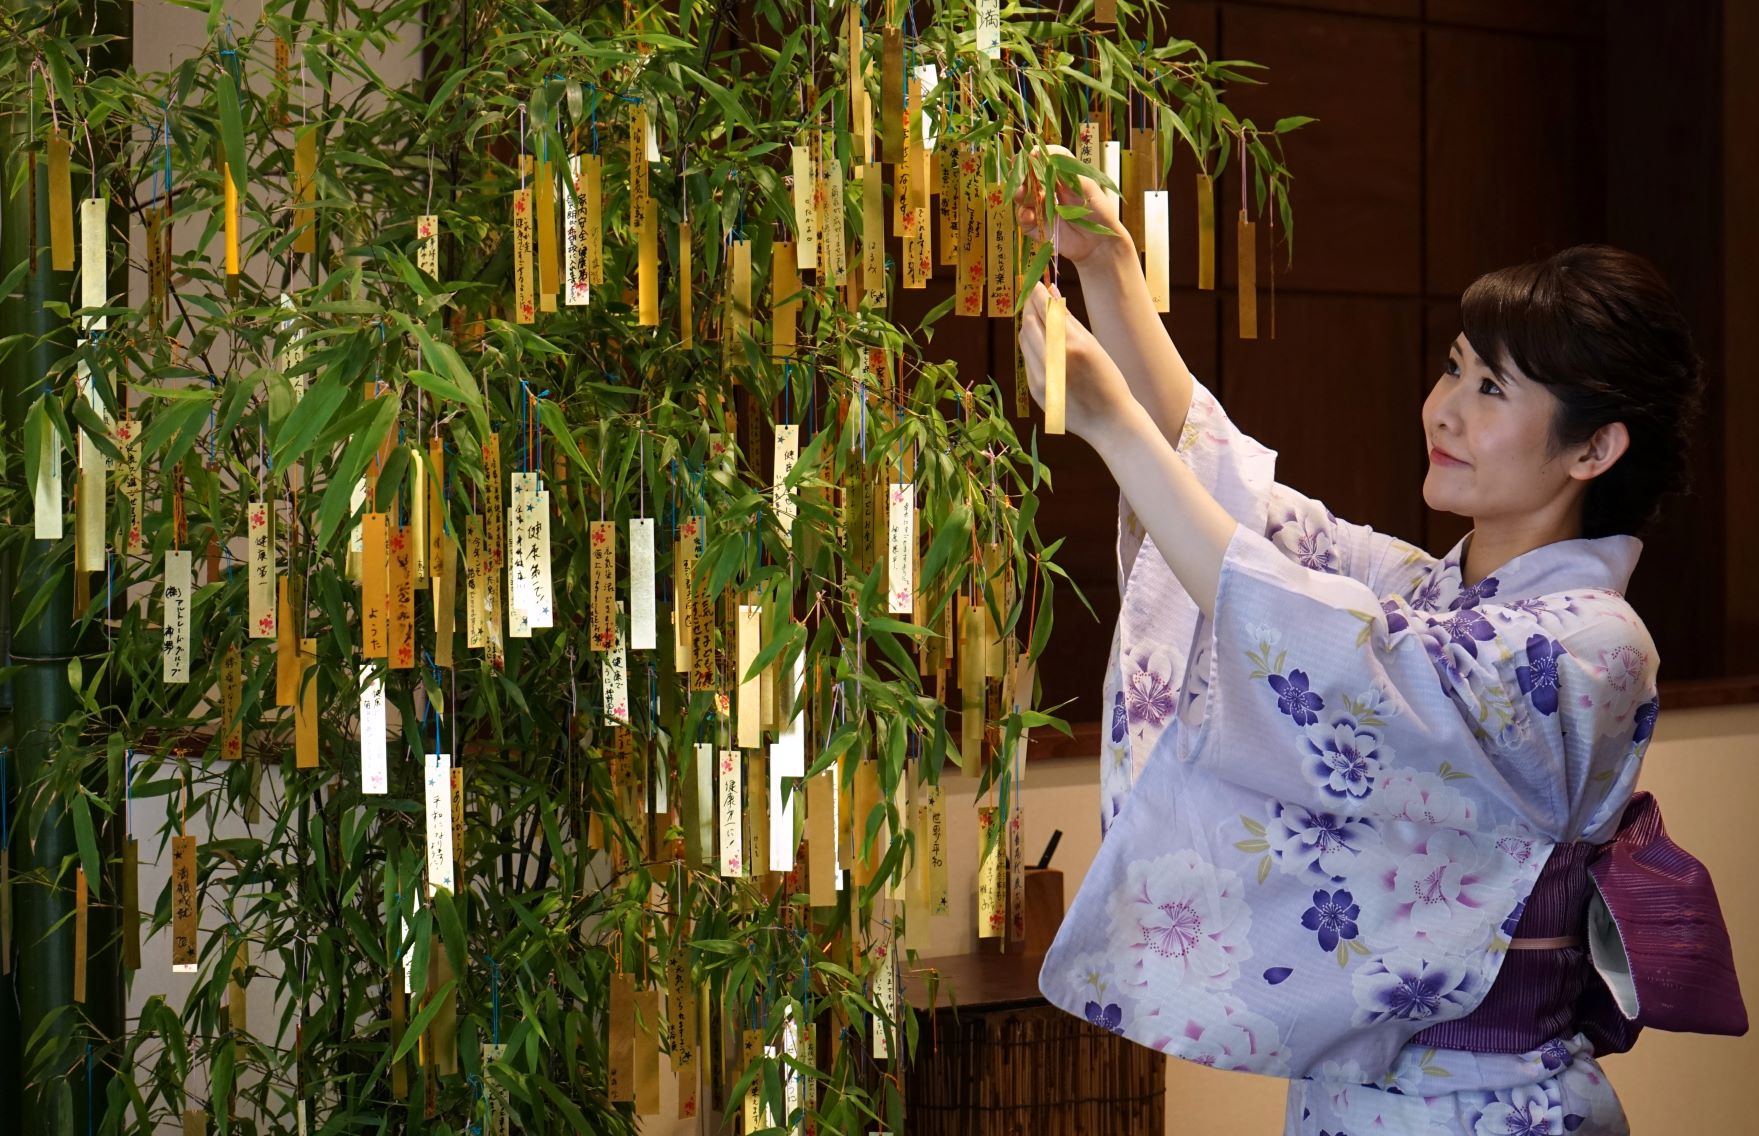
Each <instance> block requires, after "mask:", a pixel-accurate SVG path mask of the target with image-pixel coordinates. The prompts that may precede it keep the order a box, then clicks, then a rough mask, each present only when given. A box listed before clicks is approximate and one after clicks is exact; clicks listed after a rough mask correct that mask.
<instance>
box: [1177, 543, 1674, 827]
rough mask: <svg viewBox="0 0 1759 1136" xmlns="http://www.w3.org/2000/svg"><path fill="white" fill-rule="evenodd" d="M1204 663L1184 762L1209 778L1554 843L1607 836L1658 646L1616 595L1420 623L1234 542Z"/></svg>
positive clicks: (1390, 817) (1421, 617)
mask: <svg viewBox="0 0 1759 1136" xmlns="http://www.w3.org/2000/svg"><path fill="white" fill-rule="evenodd" d="M1267 629H1270V630H1267ZM1212 649H1213V663H1212V670H1211V685H1210V689H1209V705H1208V706H1207V707H1206V709H1205V714H1204V719H1203V722H1202V723H1201V725H1200V727H1199V729H1198V730H1197V731H1196V733H1195V735H1194V736H1192V737H1191V738H1190V740H1189V744H1188V747H1187V748H1186V750H1185V752H1184V756H1185V757H1186V758H1187V759H1188V760H1190V761H1192V762H1193V763H1195V764H1198V765H1201V766H1204V767H1206V768H1207V769H1208V770H1209V771H1210V772H1211V773H1212V774H1213V775H1215V776H1216V777H1219V778H1222V779H1224V780H1227V781H1230V782H1233V783H1235V784H1238V785H1241V786H1243V787H1247V788H1250V789H1253V790H1255V791H1257V792H1261V793H1263V794H1265V795H1266V796H1269V797H1272V798H1275V799H1278V800H1282V801H1287V802H1291V803H1297V804H1300V805H1303V806H1305V807H1308V808H1311V809H1314V810H1316V811H1319V812H1323V813H1327V814H1332V815H1338V816H1346V817H1347V816H1359V817H1363V818H1365V819H1371V820H1375V821H1413V822H1417V823H1420V824H1424V825H1439V826H1444V827H1452V828H1457V829H1463V830H1468V831H1473V830H1483V831H1490V830H1491V829H1492V828H1493V827H1498V826H1512V827H1511V830H1512V831H1525V832H1528V833H1531V834H1533V835H1536V836H1539V837H1542V838H1545V839H1547V840H1552V841H1561V840H1568V839H1574V838H1575V837H1576V836H1577V835H1578V834H1584V833H1586V834H1589V835H1591V834H1592V833H1593V832H1594V831H1595V830H1596V829H1601V828H1604V827H1605V825H1606V824H1607V823H1608V822H1609V820H1616V813H1617V807H1618V806H1620V805H1622V802H1623V801H1624V800H1625V799H1626V798H1627V797H1628V796H1629V793H1630V789H1631V782H1633V781H1634V779H1635V776H1636V766H1637V762H1636V760H1634V757H1635V755H1636V754H1637V753H1640V750H1637V749H1635V748H1634V747H1635V746H1636V745H1637V743H1638V742H1639V741H1640V740H1641V739H1640V738H1637V737H1636V734H1637V733H1638V732H1640V725H1639V723H1640V721H1641V719H1642V714H1641V713H1640V711H1641V709H1642V707H1643V706H1644V705H1645V700H1651V699H1653V696H1654V665H1653V664H1654V658H1655V652H1654V646H1653V644H1652V643H1651V642H1650V641H1649V638H1648V635H1647V632H1646V631H1645V630H1644V629H1643V626H1642V623H1641V621H1640V620H1637V619H1636V617H1635V615H1634V613H1631V612H1630V609H1629V606H1628V605H1626V604H1625V603H1624V601H1623V599H1622V598H1620V597H1618V596H1616V595H1615V594H1613V593H1610V592H1605V591H1600V590H1595V589H1585V590H1583V591H1581V592H1577V593H1569V594H1564V595H1561V596H1547V597H1542V598H1538V599H1531V600H1524V601H1521V602H1520V603H1516V604H1509V605H1484V606H1482V607H1476V606H1474V607H1464V608H1460V609H1458V610H1450V611H1445V612H1434V613H1431V612H1423V611H1418V610H1415V609H1413V608H1412V607H1411V606H1410V605H1409V604H1407V603H1406V602H1405V601H1404V600H1403V599H1400V598H1397V597H1388V598H1382V597H1380V596H1377V595H1376V594H1375V592H1374V591H1373V590H1372V589H1370V588H1369V587H1367V586H1366V585H1365V584H1363V583H1362V582H1360V581H1358V580H1354V579H1351V578H1349V577H1346V576H1338V575H1330V574H1326V573H1321V572H1315V571H1311V570H1308V569H1305V568H1303V567H1301V566H1300V565H1299V564H1297V563H1294V562H1292V561H1290V560H1289V559H1287V558H1286V557H1285V556H1283V555H1281V554H1280V553H1279V551H1278V550H1276V549H1275V548H1273V547H1272V545H1271V544H1270V542H1269V541H1268V540H1267V539H1266V538H1264V537H1262V536H1259V535H1258V534H1256V533H1253V532H1250V531H1248V530H1246V529H1245V528H1244V527H1242V528H1240V529H1237V530H1236V532H1235V535H1234V539H1233V540H1232V541H1231V542H1230V544H1229V546H1228V551H1227V555H1226V557H1225V559H1224V562H1223V568H1222V574H1221V580H1220V586H1219V588H1218V592H1217V596H1216V608H1215V623H1214V638H1213V640H1212Z"/></svg>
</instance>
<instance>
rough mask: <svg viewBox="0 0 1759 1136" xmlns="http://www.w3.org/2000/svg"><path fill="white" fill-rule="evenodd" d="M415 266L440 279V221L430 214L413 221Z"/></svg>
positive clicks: (433, 277)
mask: <svg viewBox="0 0 1759 1136" xmlns="http://www.w3.org/2000/svg"><path fill="white" fill-rule="evenodd" d="M296 251H298V250H297V249H296ZM415 266H416V267H417V268H419V269H421V271H423V272H425V273H427V274H428V276H429V277H430V278H432V279H435V280H438V279H439V278H440V219H439V217H437V216H435V215H434V214H432V213H423V214H422V215H421V216H419V217H417V218H416V219H415Z"/></svg>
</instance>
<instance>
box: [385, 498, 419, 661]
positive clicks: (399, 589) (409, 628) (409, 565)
mask: <svg viewBox="0 0 1759 1136" xmlns="http://www.w3.org/2000/svg"><path fill="white" fill-rule="evenodd" d="M390 538H391V571H390V577H389V580H388V587H389V589H390V599H391V611H390V635H391V655H390V658H391V669H392V670H409V669H411V668H413V667H414V666H415V532H414V530H413V529H412V528H411V527H410V526H409V525H401V526H398V527H397V528H394V529H392V530H391V533H390Z"/></svg>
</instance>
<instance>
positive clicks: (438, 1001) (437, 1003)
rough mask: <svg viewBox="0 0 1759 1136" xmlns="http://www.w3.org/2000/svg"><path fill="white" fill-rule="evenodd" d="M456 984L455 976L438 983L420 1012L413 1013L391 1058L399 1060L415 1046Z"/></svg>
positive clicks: (437, 1014) (407, 1054)
mask: <svg viewBox="0 0 1759 1136" xmlns="http://www.w3.org/2000/svg"><path fill="white" fill-rule="evenodd" d="M457 985H458V980H457V979H456V978H448V979H447V980H446V981H445V982H442V983H441V984H440V988H439V989H438V990H436V991H434V993H433V997H431V998H429V999H428V1001H427V1005H425V1006H423V1007H422V1008H421V1013H419V1014H417V1015H415V1020H414V1021H412V1022H410V1023H409V1028H408V1029H406V1030H404V1031H403V1040H402V1041H401V1042H399V1043H398V1045H397V1049H396V1051H395V1052H393V1053H392V1054H391V1060H393V1061H401V1060H403V1059H404V1058H405V1057H407V1056H409V1051H410V1050H411V1049H414V1048H415V1043H416V1041H417V1040H418V1039H419V1038H420V1037H421V1035H422V1034H423V1033H424V1032H426V1031H427V1028H428V1026H430V1025H432V1024H433V1021H434V1018H436V1017H437V1016H439V1013H440V1010H441V1009H443V1008H444V1006H445V1003H446V996H447V995H448V994H450V993H452V989H453V987H455V986H457Z"/></svg>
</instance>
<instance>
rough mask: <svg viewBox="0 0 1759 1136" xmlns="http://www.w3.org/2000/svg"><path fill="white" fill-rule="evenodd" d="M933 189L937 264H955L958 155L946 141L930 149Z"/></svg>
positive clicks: (956, 249)
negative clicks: (933, 179)
mask: <svg viewBox="0 0 1759 1136" xmlns="http://www.w3.org/2000/svg"><path fill="white" fill-rule="evenodd" d="M934 171H935V173H934V178H935V183H936V189H935V192H936V193H937V194H939V198H938V200H937V202H936V206H935V216H936V218H937V219H938V222H939V229H938V231H937V233H936V234H935V236H936V240H938V241H939V242H940V247H941V256H940V263H941V264H945V265H956V264H958V263H959V247H960V244H959V202H960V201H961V200H962V198H961V196H960V192H959V155H958V153H957V152H956V151H955V149H954V147H953V145H952V144H951V143H949V142H947V141H946V140H944V139H943V140H942V141H941V144H940V145H939V146H937V147H935V152H934Z"/></svg>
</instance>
